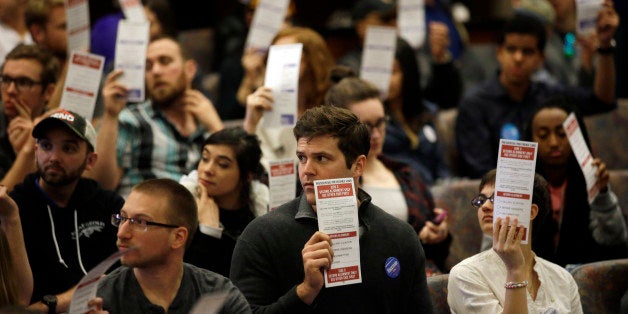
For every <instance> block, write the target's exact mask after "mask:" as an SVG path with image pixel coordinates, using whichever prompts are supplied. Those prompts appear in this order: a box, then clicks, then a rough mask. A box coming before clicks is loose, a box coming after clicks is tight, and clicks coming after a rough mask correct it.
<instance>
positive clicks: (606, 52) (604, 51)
mask: <svg viewBox="0 0 628 314" xmlns="http://www.w3.org/2000/svg"><path fill="white" fill-rule="evenodd" d="M616 45H617V44H616V43H615V39H611V42H610V45H609V46H608V47H598V48H597V53H598V54H601V55H610V54H613V52H615V46H616Z"/></svg>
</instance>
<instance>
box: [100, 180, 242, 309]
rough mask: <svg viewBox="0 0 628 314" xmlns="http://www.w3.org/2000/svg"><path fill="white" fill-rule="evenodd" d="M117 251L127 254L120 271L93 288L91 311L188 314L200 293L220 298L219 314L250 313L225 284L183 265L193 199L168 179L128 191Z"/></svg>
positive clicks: (192, 227)
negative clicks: (221, 295)
mask: <svg viewBox="0 0 628 314" xmlns="http://www.w3.org/2000/svg"><path fill="white" fill-rule="evenodd" d="M111 223H112V224H113V225H114V226H117V227H118V242H117V245H118V248H120V249H121V250H129V249H130V250H129V251H128V252H127V253H126V254H125V255H123V256H122V259H121V262H122V266H121V267H119V268H118V269H116V270H115V271H113V272H112V273H110V274H109V275H107V276H106V277H105V278H104V279H103V280H102V282H100V283H99V287H98V292H97V293H96V295H97V296H98V297H99V298H97V299H94V300H91V301H90V303H91V305H92V306H94V307H95V308H96V309H97V311H102V310H103V309H104V310H106V311H109V312H110V313H189V311H190V310H191V309H192V307H193V306H194V305H195V303H196V301H197V300H198V299H199V298H200V297H201V296H203V295H205V294H211V293H217V294H222V293H225V294H226V296H225V302H224V304H223V306H222V310H221V311H220V313H250V309H249V305H248V303H247V301H246V299H245V298H244V296H243V295H242V293H241V292H240V291H239V290H238V288H236V286H235V285H233V283H231V281H230V280H229V279H227V278H225V277H223V276H221V275H219V274H216V273H214V272H211V271H209V270H205V269H202V268H198V267H196V266H193V265H190V264H187V263H184V262H183V255H184V253H185V249H186V248H187V247H188V245H189V244H190V242H191V241H192V236H193V235H194V233H195V232H196V228H197V227H198V210H197V206H196V200H195V199H194V197H193V196H192V194H191V193H190V192H189V191H188V190H187V189H186V188H185V187H183V186H182V185H180V184H179V183H177V182H176V181H173V180H170V179H152V180H147V181H144V182H142V183H140V184H138V185H136V186H135V187H133V189H132V190H131V193H130V194H129V196H128V197H127V200H126V203H125V204H124V207H123V208H122V210H121V211H120V214H114V215H113V216H112V218H111Z"/></svg>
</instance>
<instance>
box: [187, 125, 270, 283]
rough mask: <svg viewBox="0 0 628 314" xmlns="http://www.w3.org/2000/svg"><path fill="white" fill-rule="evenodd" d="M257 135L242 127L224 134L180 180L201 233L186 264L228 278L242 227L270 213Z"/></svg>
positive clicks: (217, 135) (213, 140)
mask: <svg viewBox="0 0 628 314" xmlns="http://www.w3.org/2000/svg"><path fill="white" fill-rule="evenodd" d="M261 157H262V151H261V149H260V147H259V142H258V140H257V137H256V136H255V135H251V134H248V133H246V132H245V131H244V129H242V127H231V128H226V129H222V130H220V131H218V132H216V133H213V134H212V135H210V136H209V137H208V138H207V140H205V145H204V146H203V151H202V153H201V160H200V162H199V164H198V170H197V171H193V172H192V173H190V174H189V175H187V176H184V177H182V178H181V180H180V181H179V182H180V183H181V184H183V185H184V186H185V187H186V188H187V189H188V190H190V192H192V194H193V195H194V196H195V198H196V203H197V205H198V219H199V229H198V231H197V232H196V235H194V239H193V240H192V243H191V245H190V247H189V248H188V249H187V251H186V254H185V261H186V262H188V263H190V264H193V265H195V266H198V267H201V268H205V269H208V270H211V271H213V272H216V273H219V274H221V275H223V276H225V277H228V276H229V269H230V267H231V255H232V254H233V248H234V247H235V244H236V240H237V239H238V237H239V236H240V234H241V233H242V230H244V227H246V225H248V224H249V222H251V220H253V219H254V218H255V217H257V216H261V215H263V214H265V213H266V212H267V211H268V187H267V186H266V185H264V184H262V183H261V182H259V181H258V180H256V178H259V177H260V172H261V171H263V168H262V166H261V165H260V163H259V160H260V158H261Z"/></svg>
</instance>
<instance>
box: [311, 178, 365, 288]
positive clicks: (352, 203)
mask: <svg viewBox="0 0 628 314" xmlns="http://www.w3.org/2000/svg"><path fill="white" fill-rule="evenodd" d="M314 191H315V195H316V214H317V216H318V229H319V230H320V231H321V232H324V233H326V234H327V235H329V237H330V238H331V243H332V248H333V250H334V261H333V263H332V264H331V267H330V268H329V269H326V270H325V271H324V274H325V287H328V288H329V287H336V286H344V285H350V284H356V283H361V282H362V267H361V265H360V231H359V228H360V222H359V221H358V200H357V197H356V190H355V185H354V184H353V178H340V179H329V180H317V181H314Z"/></svg>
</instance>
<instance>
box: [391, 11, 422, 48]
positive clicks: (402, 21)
mask: <svg viewBox="0 0 628 314" xmlns="http://www.w3.org/2000/svg"><path fill="white" fill-rule="evenodd" d="M425 25H426V24H425V2H424V0H399V4H398V5H397V29H398V30H399V36H401V37H402V38H403V39H405V40H406V41H407V42H408V43H409V44H410V46H411V47H412V48H414V49H418V48H420V47H421V46H423V44H424V43H425V35H426V26H425Z"/></svg>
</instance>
